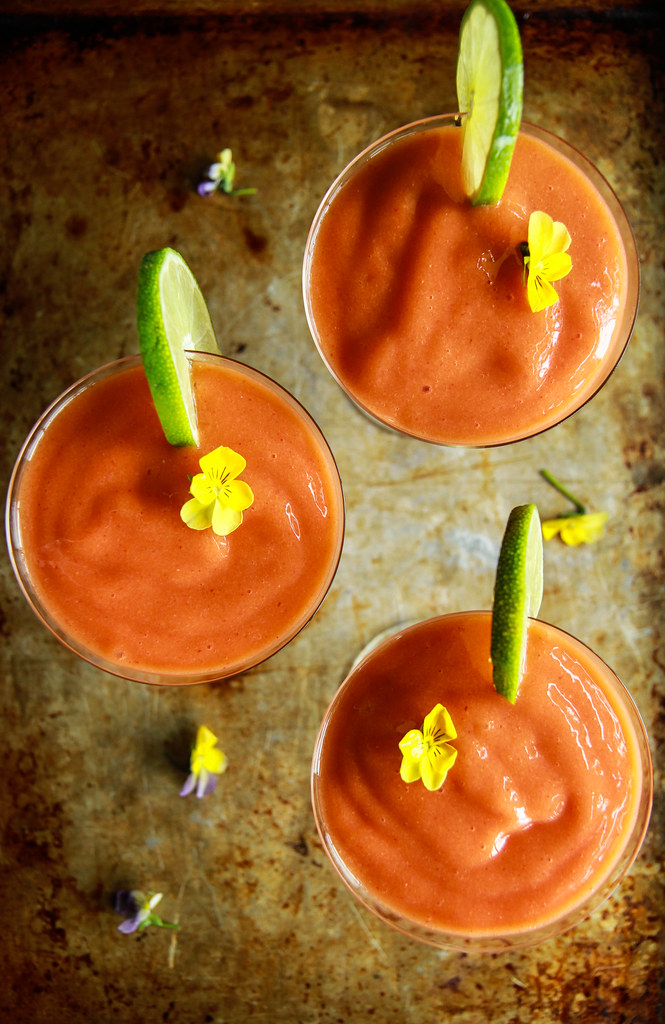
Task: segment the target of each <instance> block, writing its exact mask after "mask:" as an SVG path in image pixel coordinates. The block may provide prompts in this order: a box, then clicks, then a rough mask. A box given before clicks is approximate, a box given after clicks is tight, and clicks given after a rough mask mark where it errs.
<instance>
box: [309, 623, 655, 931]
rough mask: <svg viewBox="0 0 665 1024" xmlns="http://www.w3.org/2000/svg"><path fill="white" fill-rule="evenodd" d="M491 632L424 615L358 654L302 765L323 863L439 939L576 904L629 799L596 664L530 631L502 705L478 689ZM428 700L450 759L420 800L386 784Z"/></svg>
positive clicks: (613, 695)
mask: <svg viewBox="0 0 665 1024" xmlns="http://www.w3.org/2000/svg"><path fill="white" fill-rule="evenodd" d="M490 623H491V613H489V612H470V613H460V614H457V615H449V616H443V617H439V618H436V619H431V620H428V622H426V623H421V624H420V625H418V626H417V627H415V628H412V629H410V630H407V631H405V632H404V634H403V635H402V636H401V637H400V638H399V639H396V640H392V641H390V642H389V643H388V644H387V645H386V646H384V647H382V648H380V649H379V650H378V651H377V652H376V653H375V654H374V655H370V656H369V657H368V658H367V659H366V660H365V661H364V662H363V663H361V665H360V666H359V667H358V668H357V669H356V671H355V672H353V673H352V674H351V676H350V678H349V681H348V682H347V683H346V684H345V685H344V686H343V687H342V689H341V690H340V693H339V695H338V697H337V698H336V701H335V702H333V705H332V708H333V710H332V713H331V715H330V717H329V718H328V719H327V720H326V721H325V723H324V727H323V728H322V732H321V736H320V739H319V743H320V746H318V747H317V754H316V756H315V760H314V768H313V785H314V790H315V808H316V806H317V802H318V820H319V827H320V829H321V830H322V834H326V835H328V836H329V843H330V845H331V847H333V848H334V852H333V854H332V859H333V862H336V861H338V862H340V861H341V862H342V863H343V864H344V865H345V870H346V871H348V873H349V874H350V875H351V876H355V878H356V879H358V881H359V883H360V885H361V886H363V887H364V888H365V889H366V891H367V893H368V894H369V897H370V900H378V901H379V903H380V904H381V905H382V907H383V908H384V910H385V911H386V912H387V914H388V916H390V915H398V916H401V917H402V918H405V919H407V920H411V921H415V922H418V923H419V924H422V925H423V926H424V927H426V928H431V929H435V930H436V929H439V930H441V931H442V932H444V933H446V932H448V933H451V934H456V933H458V934H464V935H492V934H496V933H511V932H518V931H523V930H525V929H526V930H529V929H534V928H536V927H539V926H541V925H543V924H546V923H548V922H551V921H552V920H554V919H556V918H559V917H560V916H561V915H563V914H565V913H567V912H568V911H570V910H571V909H572V908H574V907H575V906H576V905H578V904H580V903H581V902H582V901H583V900H584V899H585V898H586V897H587V896H588V895H589V894H590V893H591V892H592V891H593V890H595V889H596V888H597V886H598V885H599V884H600V883H602V882H603V881H604V880H605V879H606V878H607V877H608V876H609V875H610V874H611V872H612V870H613V868H614V867H615V865H616V864H617V862H618V861H619V860H620V859H621V857H622V854H623V852H624V848H625V846H626V843H627V840H628V837H630V836H631V832H632V831H633V830H634V827H635V822H636V816H637V815H638V808H639V806H640V799H641V797H642V795H643V794H642V787H643V782H642V779H643V772H644V769H643V763H642V760H641V755H640V750H639V746H638V740H637V734H636V731H635V728H634V727H633V725H632V723H631V721H630V720H629V717H628V716H627V714H626V711H625V698H622V697H621V696H619V689H620V687H619V688H617V681H616V678H615V677H614V676H613V675H612V673H611V672H610V671H609V669H607V667H606V666H604V665H603V664H602V662H600V660H599V659H597V658H596V657H595V656H594V655H593V654H592V653H591V652H590V651H589V650H588V649H587V648H585V647H584V646H583V645H582V644H580V643H579V642H578V641H576V640H574V639H573V638H572V637H569V636H568V635H567V634H565V633H562V632H561V631H560V630H557V629H555V628H554V627H552V626H548V625H546V624H545V623H541V622H531V623H530V628H529V639H528V647H527V664H526V672H525V676H524V678H523V680H522V682H521V684H520V690H519V694H518V697H517V701H516V703H515V704H514V705H511V704H510V703H509V702H508V701H507V700H506V699H505V698H504V697H502V696H500V695H499V694H497V693H496V691H495V690H494V687H493V684H492V677H491V665H490V662H489V646H490ZM439 702H440V703H442V704H444V705H445V706H446V707H447V709H448V711H449V712H450V714H451V716H452V720H453V722H454V725H455V727H456V730H457V734H458V735H457V739H456V740H455V741H453V745H454V746H455V747H456V748H457V750H458V756H457V760H456V762H455V764H454V766H453V767H452V769H451V770H450V772H449V774H448V776H447V777H446V780H445V782H444V783H443V786H442V788H441V789H439V790H437V791H436V792H428V791H427V790H426V789H425V787H424V786H423V785H422V783H421V782H413V783H409V784H407V783H405V782H403V781H402V779H401V778H400V774H399V769H400V763H401V753H400V751H399V747H398V744H399V741H400V739H401V738H402V737H403V736H404V734H405V733H406V732H408V730H409V729H412V728H417V729H422V724H423V720H424V718H425V715H426V714H427V713H428V712H429V711H430V710H431V709H432V708H433V707H434V706H435V705H436V704H437V703H439ZM344 874H345V871H343V872H342V875H343V877H344ZM347 881H348V877H347Z"/></svg>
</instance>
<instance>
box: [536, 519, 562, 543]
mask: <svg viewBox="0 0 665 1024" xmlns="http://www.w3.org/2000/svg"><path fill="white" fill-rule="evenodd" d="M565 522H566V520H565V519H544V520H543V522H542V523H541V527H542V531H543V540H551V539H552V537H556V535H557V533H560V532H561V527H562V525H563V523H565Z"/></svg>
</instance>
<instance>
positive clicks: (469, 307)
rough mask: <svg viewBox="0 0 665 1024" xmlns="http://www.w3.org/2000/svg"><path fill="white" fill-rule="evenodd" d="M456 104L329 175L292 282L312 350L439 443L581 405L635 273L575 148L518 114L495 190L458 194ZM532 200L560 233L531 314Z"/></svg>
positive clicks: (623, 339)
mask: <svg viewBox="0 0 665 1024" xmlns="http://www.w3.org/2000/svg"><path fill="white" fill-rule="evenodd" d="M461 139H462V131H461V129H460V128H459V127H457V126H456V117H455V115H447V116H440V117H433V118H428V119H425V120H423V121H418V122H415V123H414V124H411V125H407V126H406V127H404V128H400V129H398V130H397V131H395V132H392V133H391V134H389V135H387V136H385V137H384V138H382V139H380V140H379V141H378V142H375V143H374V144H373V145H371V146H370V147H369V148H368V149H366V150H365V151H364V152H363V153H361V154H360V155H359V156H358V157H356V158H355V160H353V161H352V162H351V163H350V164H349V166H348V167H347V168H346V170H344V171H343V172H342V174H341V175H340V176H339V177H338V178H337V180H336V181H335V182H334V183H333V185H332V186H331V187H330V189H329V191H328V193H327V194H326V196H325V197H324V199H323V201H322V203H321V205H320V207H319V210H318V212H317V214H316V216H315V218H314V222H313V224H312V227H311V230H310V234H309V238H308V241H307V246H306V252H305V261H304V269H303V293H304V302H305V310H306V315H307V319H308V323H309V327H310V330H311V333H312V336H313V338H314V341H315V343H316V345H317V347H318V349H319V352H320V354H321V356H322V358H323V360H324V362H325V363H326V365H327V366H328V369H329V370H330V372H331V373H332V374H333V376H334V377H335V378H336V380H337V381H338V383H339V384H340V385H341V387H342V388H343V389H344V391H345V392H346V393H347V395H348V396H350V397H351V398H352V399H353V401H354V402H355V403H356V404H357V405H358V406H359V407H360V408H361V409H363V410H364V411H365V412H366V413H368V414H369V415H370V416H371V417H373V418H374V419H375V420H378V421H380V422H381V423H383V424H385V425H387V426H389V427H392V428H394V429H395V430H398V431H402V432H403V433H406V434H409V435H412V436H414V437H418V438H422V439H424V440H427V441H431V442H435V443H438V444H445V445H461V446H487V445H500V444H507V443H510V442H513V441H518V440H520V439H522V438H526V437H530V436H532V435H534V434H537V433H539V432H540V431H542V430H545V429H547V428H548V427H551V426H553V425H554V424H556V423H559V422H560V421H561V420H563V419H565V418H566V417H567V416H569V415H570V414H571V413H573V412H575V411H576V410H577V409H579V408H580V406H582V405H583V404H584V403H585V402H586V401H587V400H588V399H589V398H591V397H592V396H593V395H594V394H595V393H596V392H597V391H598V389H599V388H600V387H601V386H602V385H603V383H604V382H605V381H606V380H607V378H608V376H609V375H610V373H611V372H612V370H613V368H614V367H615V366H616V364H617V362H618V360H619V358H620V356H621V354H622V352H623V350H624V349H625V346H626V344H627V343H628V340H629V337H630V334H631V331H632V327H633V322H634V319H635V316H636V312H637V303H638V294H639V270H638V262H637V255H636V251H635V244H634V240H633V236H632V232H631V229H630V225H629V223H628V220H627V219H626V216H625V213H624V211H623V209H622V207H621V205H620V204H619V202H618V200H617V198H616V196H615V195H614V193H613V192H612V190H611V188H610V186H609V185H608V184H607V182H606V181H605V180H604V179H603V178H602V177H601V175H600V174H599V172H598V171H597V170H596V169H595V168H594V167H593V166H592V165H591V164H590V163H589V162H588V161H587V160H586V159H585V158H584V157H583V156H582V155H581V154H579V153H578V152H577V151H576V150H575V149H573V147H571V146H569V145H568V144H567V143H566V142H564V141H563V140H562V139H559V138H557V137H556V136H553V135H551V134H549V133H548V132H545V131H542V130H541V129H539V128H536V127H534V126H531V125H527V124H523V125H522V128H521V130H520V132H519V135H518V137H517V141H516V145H515V149H514V153H513V157H512V163H511V167H510V174H509V176H508V181H507V185H506V188H505V191H504V193H503V197H502V198H501V199H500V201H499V202H498V203H496V204H495V205H490V206H472V205H471V202H470V200H469V199H468V198H467V196H466V195H465V192H464V188H463V184H462V149H461V146H462V142H461ZM534 211H544V212H545V213H547V214H548V215H549V216H550V217H551V218H552V219H553V220H554V221H559V222H562V223H563V224H564V225H565V227H566V228H567V229H568V232H569V234H570V236H571V239H572V241H571V244H570V248H569V250H568V252H569V255H570V257H571V260H572V270H571V271H570V273H569V274H568V275H567V276H566V277H565V278H564V279H563V280H561V281H560V282H559V283H558V285H557V292H558V296H559V301H558V302H556V303H554V304H553V305H552V306H550V307H548V308H547V309H544V310H541V311H539V312H533V311H532V310H531V308H530V306H529V303H528V301H527V289H526V287H525V285H524V279H523V275H524V261H523V256H522V253H521V249H520V247H521V245H522V243H525V242H526V241H527V237H528V225H529V217H530V214H531V213H532V212H534Z"/></svg>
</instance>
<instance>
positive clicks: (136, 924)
mask: <svg viewBox="0 0 665 1024" xmlns="http://www.w3.org/2000/svg"><path fill="white" fill-rule="evenodd" d="M161 899H162V893H161V892H154V893H152V892H149V893H147V894H146V893H144V892H141V890H140V889H132V890H131V892H130V891H128V890H126V889H120V891H119V892H117V893H116V894H115V909H116V910H117V912H118V913H119V914H124V915H125V917H126V920H124V921H123V922H122V924H119V925H118V931H119V932H123V933H124V934H125V935H130V934H131V933H132V932H135V931H137V930H138V931H142V930H143V929H144V928H147V927H148V926H149V925H151V924H152V925H155V927H157V928H176V929H177V927H178V925H177V924H169V923H168V922H167V921H162V919H161V917H158V916H157V914H155V912H154V910H155V907H156V906H157V904H158V903H159V902H160V900H161Z"/></svg>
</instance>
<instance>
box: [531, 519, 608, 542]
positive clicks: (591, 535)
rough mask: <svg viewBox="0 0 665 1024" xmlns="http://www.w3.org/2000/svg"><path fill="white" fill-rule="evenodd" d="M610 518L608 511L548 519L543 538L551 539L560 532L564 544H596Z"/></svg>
mask: <svg viewBox="0 0 665 1024" xmlns="http://www.w3.org/2000/svg"><path fill="white" fill-rule="evenodd" d="M608 519H609V513H607V512H587V513H585V514H584V515H581V514H580V513H578V514H577V515H572V516H562V517H561V518H559V519H546V520H545V521H544V522H543V524H542V527H543V538H544V540H550V539H551V538H552V537H554V536H556V534H557V533H558V534H559V535H560V537H561V540H562V541H563V542H564V544H570V545H576V544H594V543H595V541H597V540H600V538H601V537H602V535H603V531H604V529H605V523H606V522H607V520H608Z"/></svg>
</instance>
